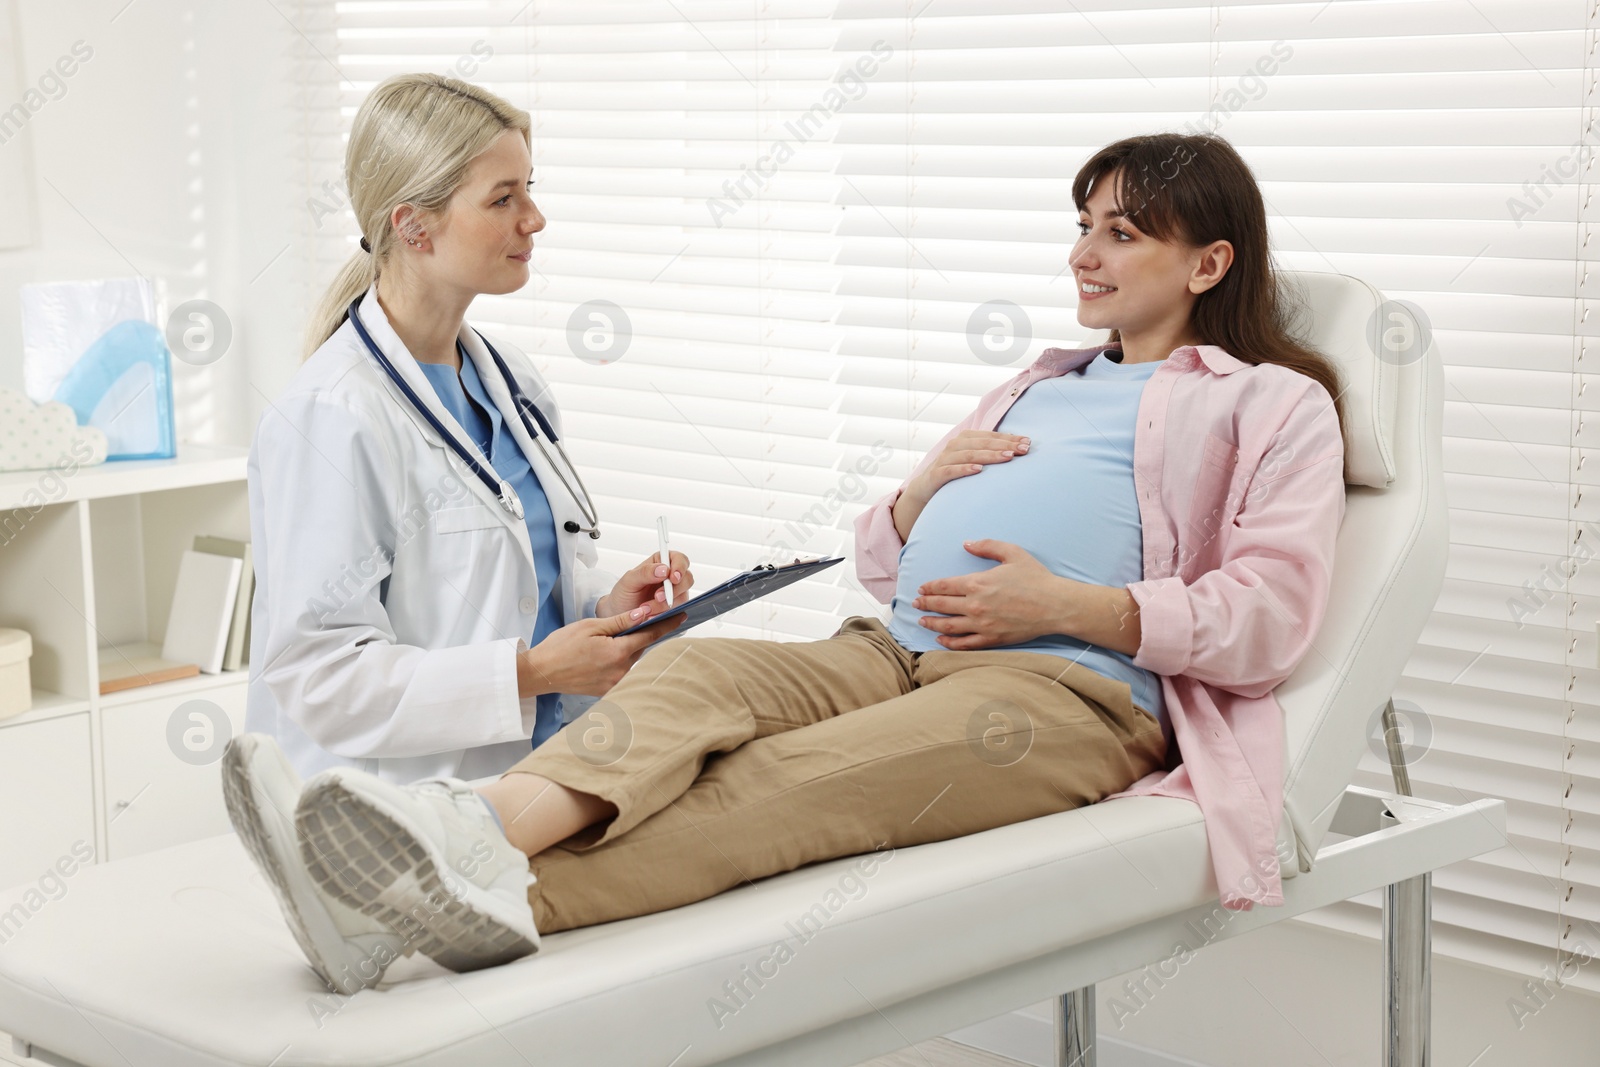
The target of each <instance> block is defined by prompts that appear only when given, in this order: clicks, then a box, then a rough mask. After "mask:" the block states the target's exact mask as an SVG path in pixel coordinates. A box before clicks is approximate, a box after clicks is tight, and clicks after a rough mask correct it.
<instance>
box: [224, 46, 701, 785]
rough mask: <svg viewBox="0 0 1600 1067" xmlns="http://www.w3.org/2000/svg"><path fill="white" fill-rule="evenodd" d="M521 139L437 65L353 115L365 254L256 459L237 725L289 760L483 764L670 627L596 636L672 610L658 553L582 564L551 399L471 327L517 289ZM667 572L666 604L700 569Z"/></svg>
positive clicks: (590, 512)
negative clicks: (496, 298)
mask: <svg viewBox="0 0 1600 1067" xmlns="http://www.w3.org/2000/svg"><path fill="white" fill-rule="evenodd" d="M529 144H530V141H529V120H528V115H527V113H526V112H523V111H520V110H518V109H516V108H513V107H511V106H510V105H509V104H507V103H506V102H505V101H503V100H501V99H500V98H499V97H496V96H494V95H493V94H490V93H487V92H484V91H482V90H479V89H477V88H476V87H474V86H470V85H467V84H465V83H462V82H459V81H453V80H450V81H447V80H446V79H444V78H441V77H439V76H437V75H428V74H410V75H400V76H397V77H394V78H391V79H389V80H387V81H386V82H384V83H383V84H382V85H380V86H378V88H377V89H375V90H374V91H373V92H372V94H371V95H370V96H369V97H368V98H367V100H366V101H365V103H364V104H363V105H362V107H361V109H360V111H359V112H358V114H357V115H356V118H355V122H354V126H353V128H352V131H351V135H350V141H349V146H348V149H347V152H346V158H345V178H346V184H347V188H348V190H349V195H350V203H351V207H352V209H353V210H354V212H355V216H356V219H357V221H358V223H359V224H360V227H361V232H362V234H363V236H362V239H361V248H362V251H360V252H357V253H356V254H355V255H354V256H353V257H352V258H351V260H350V261H349V262H348V263H347V264H346V265H345V266H344V268H343V270H341V271H340V273H339V276H338V277H337V279H335V281H334V283H333V285H332V287H331V289H330V290H329V292H328V294H327V295H326V297H325V298H324V299H323V301H322V304H321V306H320V308H319V309H318V311H317V313H316V315H315V316H314V318H313V321H312V323H311V331H310V334H309V336H308V346H307V347H308V349H310V350H311V351H310V354H309V356H308V357H307V359H306V361H305V363H304V364H303V365H302V366H301V367H300V369H299V371H298V372H297V373H296V374H295V376H294V378H293V380H292V381H291V382H290V383H289V386H288V388H287V389H286V390H285V391H284V393H283V395H282V396H280V397H279V398H278V399H277V400H276V401H274V402H273V403H272V404H271V405H270V406H269V407H268V409H267V411H266V412H265V413H264V414H263V416H262V418H261V421H260V423H259V424H258V426H257V429H256V433H255V440H254V442H253V444H252V447H251V450H250V462H249V475H248V477H249V495H250V530H251V538H252V540H253V544H254V555H255V566H256V578H257V585H256V593H255V602H254V605H253V608H252V614H251V630H252V633H251V642H250V687H249V705H248V712H247V715H246V720H247V724H248V729H249V730H251V731H256V732H260V733H267V734H271V735H273V736H275V737H276V738H277V740H278V742H279V744H280V745H281V746H282V748H283V750H284V751H285V753H286V754H287V755H288V757H289V759H290V761H291V762H292V763H293V764H294V768H295V769H296V770H297V771H299V773H300V774H302V775H309V774H312V773H314V772H316V771H318V770H321V769H324V768H327V767H331V766H335V765H347V766H357V767H360V768H362V769H365V770H367V771H368V772H370V773H374V774H377V775H378V776H379V777H381V778H384V779H386V780H389V781H394V782H410V781H415V780H417V779H419V778H423V777H430V776H435V775H445V776H451V777H458V778H463V779H472V778H478V777H483V776H486V775H491V774H500V773H501V772H503V771H504V770H505V769H506V768H507V767H509V766H511V765H512V764H514V763H515V762H516V761H517V760H519V759H520V758H522V757H523V756H525V755H527V753H528V751H529V747H530V744H531V745H532V746H534V747H537V746H538V745H540V744H541V743H542V742H543V741H545V740H546V739H547V738H549V737H550V736H551V735H552V734H554V733H555V732H556V731H557V730H558V729H560V727H561V726H562V724H563V721H564V720H570V719H571V718H573V717H574V716H575V715H576V714H577V713H578V711H579V710H580V708H581V707H582V706H584V705H586V704H587V703H589V702H590V701H589V700H585V699H583V698H584V697H588V698H593V697H596V696H600V695H603V694H604V693H605V692H606V691H607V690H609V689H610V688H611V686H613V685H614V684H616V682H617V681H618V680H620V679H621V677H622V676H623V674H625V673H626V672H627V670H628V668H629V667H631V666H632V665H633V663H634V661H635V660H636V659H637V658H638V657H639V656H640V655H641V653H642V652H643V651H644V649H645V648H646V647H647V646H648V645H649V644H651V643H652V642H653V641H655V640H656V639H658V638H659V637H661V636H663V635H664V634H665V633H667V632H670V631H671V630H672V629H674V628H676V627H677V626H678V625H679V624H680V622H681V619H675V620H673V621H671V622H662V623H660V624H658V625H655V626H651V627H649V628H647V629H645V630H642V631H640V632H639V633H637V634H633V635H630V636H626V637H617V636H613V635H615V634H617V633H618V632H619V631H621V630H623V629H626V628H627V627H629V626H631V625H633V624H635V623H637V622H639V621H641V620H643V619H646V618H648V617H649V616H651V615H653V614H656V613H658V612H660V611H664V610H665V609H666V607H667V605H666V598H665V591H664V589H663V585H662V582H663V579H664V578H667V577H669V575H668V570H667V567H665V566H661V565H660V564H659V563H658V561H657V557H655V556H651V557H650V558H649V559H647V560H645V561H644V562H642V563H640V564H639V565H638V566H636V567H634V568H633V569H632V570H630V571H629V572H628V573H627V574H625V575H623V576H622V578H621V579H620V580H617V581H613V578H612V576H611V575H609V574H606V573H605V572H603V571H600V570H598V569H596V567H595V563H596V546H595V540H594V539H595V538H597V537H599V517H598V515H597V513H596V511H595V507H594V502H593V500H592V499H591V498H590V497H589V495H588V493H587V491H586V490H585V489H584V487H583V482H582V480H581V479H580V477H579V476H578V472H577V470H576V469H575V468H574V467H573V466H572V464H571V463H570V461H569V460H568V459H567V456H566V450H565V448H564V447H563V444H564V442H563V441H562V440H561V416H560V412H559V411H558V410H557V407H556V403H555V398H554V397H553V396H552V395H551V393H550V390H549V387H548V386H547V385H546V383H545V381H544V380H543V378H542V377H541V376H540V375H539V373H538V371H536V370H535V369H534V367H533V365H532V364H531V363H530V362H529V361H528V359H527V358H526V357H525V356H523V354H522V353H521V352H519V351H518V350H517V349H515V348H514V347H512V346H511V345H509V344H507V343H506V342H504V341H495V342H493V344H491V343H490V341H489V340H488V339H487V338H485V337H483V336H482V335H481V334H479V333H478V332H477V331H476V330H474V329H473V328H471V327H470V326H468V325H467V324H466V323H465V321H464V317H465V314H466V311H467V307H468V305H470V304H471V302H472V300H473V298H474V297H476V296H478V295H480V294H485V293H487V294H504V293H511V292H515V291H516V290H518V289H521V288H522V287H523V286H524V285H525V284H526V283H527V281H528V274H529V259H530V257H531V255H532V249H533V235H534V234H536V233H538V232H539V231H540V230H542V229H544V224H545V220H544V216H542V215H541V214H540V213H539V209H538V208H537V207H535V206H534V203H533V200H532V199H531V197H530V195H529V191H528V187H529V186H531V185H532V184H533V183H532V182H531V181H529V174H530V171H531V157H530V153H529ZM519 396H520V397H521V398H522V399H521V400H520V401H519V399H518V398H519ZM670 567H671V572H670V578H671V581H672V587H673V589H674V591H675V592H676V593H677V594H678V596H677V599H676V600H675V602H679V601H681V600H682V599H684V591H685V590H687V589H688V587H689V586H690V585H691V584H692V582H693V575H692V574H691V572H690V571H689V561H688V560H687V559H686V558H685V557H684V556H683V554H682V553H678V552H673V553H672V555H671V563H670ZM561 694H567V697H566V699H565V701H563V698H562V696H561ZM563 705H565V706H563Z"/></svg>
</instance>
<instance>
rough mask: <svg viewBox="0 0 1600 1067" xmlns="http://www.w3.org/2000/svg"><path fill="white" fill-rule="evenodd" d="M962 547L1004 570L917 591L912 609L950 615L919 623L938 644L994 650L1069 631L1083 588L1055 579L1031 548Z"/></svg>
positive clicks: (977, 544) (990, 544)
mask: <svg viewBox="0 0 1600 1067" xmlns="http://www.w3.org/2000/svg"><path fill="white" fill-rule="evenodd" d="M963 547H964V548H965V549H966V550H967V551H968V552H970V553H972V554H973V555H974V556H981V557H983V558H984V559H994V560H999V561H1000V566H998V567H991V568H990V569H988V570H985V571H978V572H976V573H974V574H963V575H959V576H957V577H954V578H935V579H934V580H932V581H929V582H923V583H922V585H920V586H919V587H918V588H917V594H918V595H917V598H916V599H915V600H913V601H912V602H911V604H912V606H913V607H915V608H917V609H919V610H921V611H938V612H943V613H944V614H945V615H947V616H950V618H942V617H940V616H933V615H925V616H923V617H922V618H921V619H919V620H918V622H920V623H921V624H922V626H924V627H925V628H927V629H929V630H932V631H934V632H935V633H937V634H939V635H940V636H939V638H938V641H939V644H941V645H943V646H944V647H945V648H948V649H955V650H966V649H974V648H993V647H995V646H997V645H1015V644H1020V643H1022V642H1023V641H1028V640H1032V639H1033V638H1035V637H1038V636H1039V635H1041V634H1056V633H1068V632H1069V631H1068V630H1067V629H1066V628H1065V627H1066V626H1067V625H1068V624H1067V622H1066V621H1065V620H1066V619H1067V618H1069V617H1070V610H1071V608H1072V606H1073V603H1074V594H1075V590H1074V588H1073V587H1075V586H1081V585H1082V584H1083V583H1081V582H1074V581H1073V580H1072V579H1070V578H1062V577H1060V576H1058V575H1055V574H1052V573H1051V572H1050V570H1049V569H1048V568H1047V567H1045V565H1044V564H1043V563H1040V562H1039V561H1038V560H1036V559H1034V558H1033V556H1031V555H1029V553H1028V552H1027V550H1026V549H1023V548H1020V547H1018V546H1017V545H1013V544H1008V543H1006V542H1005V541H995V540H990V539H984V540H981V541H967V542H965V543H964V544H963Z"/></svg>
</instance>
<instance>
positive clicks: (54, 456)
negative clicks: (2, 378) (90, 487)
mask: <svg viewBox="0 0 1600 1067" xmlns="http://www.w3.org/2000/svg"><path fill="white" fill-rule="evenodd" d="M105 461H106V435H105V434H104V433H102V432H101V431H100V430H98V429H96V428H95V427H93V426H79V425H78V419H77V416H75V415H74V414H73V413H72V409H71V408H70V407H68V406H67V405H66V404H60V403H55V402H52V403H49V404H35V403H34V402H33V401H31V400H29V399H28V398H27V397H26V396H24V395H23V394H22V393H19V392H17V391H16V390H15V389H6V388H3V387H0V471H27V470H40V469H43V468H45V467H66V466H71V465H77V466H86V465H90V464H94V463H104V462H105Z"/></svg>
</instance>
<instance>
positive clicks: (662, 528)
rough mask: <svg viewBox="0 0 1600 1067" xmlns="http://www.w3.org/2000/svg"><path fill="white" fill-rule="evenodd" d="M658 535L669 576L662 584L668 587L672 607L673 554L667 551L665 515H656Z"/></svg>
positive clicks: (669, 603) (668, 603) (668, 602)
mask: <svg viewBox="0 0 1600 1067" xmlns="http://www.w3.org/2000/svg"><path fill="white" fill-rule="evenodd" d="M656 535H657V536H658V537H659V538H660V541H661V562H662V563H664V564H666V566H667V576H666V577H665V578H663V579H662V580H661V584H662V585H663V586H665V587H666V592H667V607H669V608H670V607H672V556H671V555H669V554H668V552H667V517H666V516H665V515H660V516H657V517H656Z"/></svg>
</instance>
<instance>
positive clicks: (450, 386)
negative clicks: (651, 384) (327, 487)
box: [417, 341, 562, 748]
mask: <svg viewBox="0 0 1600 1067" xmlns="http://www.w3.org/2000/svg"><path fill="white" fill-rule="evenodd" d="M456 350H457V352H458V354H459V355H460V356H461V373H460V375H459V376H458V375H457V374H456V372H455V371H454V370H453V369H452V368H450V367H449V366H446V365H445V364H442V363H423V362H422V361H420V360H419V361H418V362H417V366H419V367H421V368H422V373H423V374H425V375H427V378H428V381H429V382H431V383H432V384H433V391H434V392H435V393H437V394H439V400H440V401H441V402H442V403H443V404H444V406H445V408H446V409H447V410H448V411H449V412H450V414H452V415H454V416H455V419H456V421H457V422H458V423H460V424H461V428H462V429H464V430H466V431H467V434H468V435H469V436H470V437H471V438H472V440H473V442H474V443H475V444H477V446H478V450H479V451H480V452H482V453H483V454H484V455H485V456H487V457H488V458H489V463H490V465H491V466H493V467H494V469H495V473H496V474H498V475H500V477H501V478H502V479H503V480H504V481H506V482H507V483H509V484H510V486H511V489H512V491H513V492H514V493H516V494H517V499H518V500H520V501H522V514H523V519H524V521H526V522H527V524H528V543H529V544H530V545H531V546H532V548H533V564H534V570H535V571H536V572H537V578H538V581H539V616H538V619H537V620H536V621H535V623H534V628H533V633H532V635H531V636H529V638H528V647H529V648H532V647H533V646H534V645H537V644H538V643H539V642H540V641H543V640H544V639H545V638H546V637H547V636H548V635H549V634H550V632H551V631H553V630H557V629H560V628H561V625H562V618H561V615H562V613H561V593H560V590H559V588H558V586H557V583H556V579H557V578H558V577H559V576H560V574H561V556H560V555H559V554H558V553H557V552H556V517H555V514H554V512H552V511H551V510H550V501H549V498H547V497H546V496H545V494H544V488H543V487H542V486H540V485H539V479H538V477H537V476H535V475H534V473H533V468H532V467H531V466H530V465H529V464H528V457H527V456H524V455H523V454H522V449H521V448H519V447H518V446H517V441H516V438H514V437H512V436H511V431H510V430H509V429H507V427H506V425H505V421H504V420H503V419H502V418H501V417H500V409H499V408H497V407H495V406H494V402H493V401H491V400H490V399H489V394H488V393H487V392H486V391H485V390H484V388H483V381H482V379H480V378H479V377H478V368H477V367H475V366H474V365H473V363H472V357H470V356H468V355H467V353H466V352H465V350H463V349H462V348H461V343H460V342H459V341H458V342H456ZM463 384H465V386H466V388H465V390H463V389H462V385H463ZM469 398H470V399H469ZM538 709H539V710H538V713H537V715H536V716H535V720H534V728H533V747H535V748H538V747H539V746H540V745H542V744H544V742H545V741H546V740H548V739H549V738H550V736H551V735H552V734H554V733H555V732H556V731H557V730H559V729H561V694H559V693H541V694H539V700H538Z"/></svg>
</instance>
